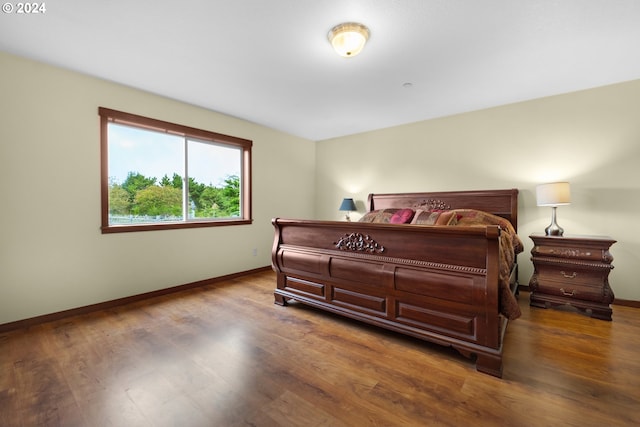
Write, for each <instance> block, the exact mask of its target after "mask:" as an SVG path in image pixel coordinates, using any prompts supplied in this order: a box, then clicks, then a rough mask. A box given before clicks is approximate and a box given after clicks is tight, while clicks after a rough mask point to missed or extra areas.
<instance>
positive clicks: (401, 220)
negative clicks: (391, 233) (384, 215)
mask: <svg viewBox="0 0 640 427" xmlns="http://www.w3.org/2000/svg"><path fill="white" fill-rule="evenodd" d="M414 213H415V212H414V211H413V209H400V210H399V211H397V212H396V213H394V214H393V215H391V219H390V220H389V222H390V223H391V224H406V223H408V222H410V221H411V219H412V218H413V214H414Z"/></svg>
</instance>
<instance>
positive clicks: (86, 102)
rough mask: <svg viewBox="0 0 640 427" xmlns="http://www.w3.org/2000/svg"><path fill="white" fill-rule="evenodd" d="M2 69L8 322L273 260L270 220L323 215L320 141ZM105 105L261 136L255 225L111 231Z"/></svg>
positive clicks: (118, 89) (2, 273)
mask: <svg viewBox="0 0 640 427" xmlns="http://www.w3.org/2000/svg"><path fill="white" fill-rule="evenodd" d="M0 76H1V78H0V197H1V204H2V206H1V207H0V227H1V233H0V324H2V323H7V322H11V321H16V320H21V319H26V318H30V317H33V316H38V315H43V314H48V313H53V312H57V311H61V310H66V309H70V308H75V307H80V306H85V305H89V304H94V303H98V302H102V301H108V300H113V299H117V298H121V297H126V296H130V295H135V294H140V293H145V292H150V291H154V290H157V289H162V288H167V287H171V286H176V285H181V284H185V283H190V282H194V281H199V280H203V279H207V278H212V277H218V276H223V275H226V274H230V273H236V272H240V271H246V270H250V269H253V268H258V267H264V266H267V265H269V264H270V263H271V258H270V251H271V244H272V241H273V228H272V226H271V222H270V221H271V218H272V217H274V216H289V217H312V216H313V208H314V200H315V199H314V194H313V188H314V186H315V183H314V179H315V175H314V169H315V144H314V143H313V142H312V141H308V140H304V139H301V138H297V137H293V136H290V135H287V134H283V133H281V132H277V131H274V130H271V129H268V128H265V127H262V126H258V125H255V124H252V123H249V122H246V121H243V120H239V119H235V118H232V117H228V116H225V115H222V114H217V113H214V112H211V111H207V110H204V109H201V108H196V107H193V106H190V105H186V104H183V103H180V102H176V101H173V100H169V99H166V98H162V97H159V96H154V95H151V94H149V93H145V92H142V91H138V90H135V89H131V88H128V87H124V86H121V85H117V84H114V83H110V82H106V81H103V80H98V79H94V78H90V77H86V76H83V75H80V74H77V73H73V72H69V71H66V70H62V69H59V68H54V67H49V66H46V65H43V64H40V63H36V62H31V61H27V60H24V59H20V58H17V57H14V56H11V55H7V54H4V53H0ZM99 106H104V107H108V108H113V109H118V110H122V111H127V112H131V113H135V114H140V115H143V116H148V117H153V118H157V119H161V120H167V121H171V122H176V123H180V124H183V125H187V126H193V127H198V128H203V129H207V130H211V131H215V132H220V133H225V134H230V135H234V136H238V137H241V138H247V139H251V140H253V143H254V145H253V218H254V223H253V224H252V225H247V226H236V227H215V228H198V229H190V230H167V231H159V232H141V233H124V234H109V235H103V234H101V233H100V228H99V227H100V156H99V145H100V143H99V119H98V107H99ZM254 248H256V249H257V256H255V257H254V256H253V249H254Z"/></svg>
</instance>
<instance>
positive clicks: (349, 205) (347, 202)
mask: <svg viewBox="0 0 640 427" xmlns="http://www.w3.org/2000/svg"><path fill="white" fill-rule="evenodd" d="M339 210H341V211H346V212H347V213H346V215H345V218H346V220H347V221H351V218H349V212H353V211H356V210H357V209H356V204H355V203H354V202H353V199H343V200H342V204H341V205H340V208H339Z"/></svg>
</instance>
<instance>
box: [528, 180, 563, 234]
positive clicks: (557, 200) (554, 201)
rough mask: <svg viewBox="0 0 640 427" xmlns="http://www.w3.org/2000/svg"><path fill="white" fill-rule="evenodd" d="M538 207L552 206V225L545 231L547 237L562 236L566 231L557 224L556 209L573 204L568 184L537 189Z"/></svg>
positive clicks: (556, 184) (558, 183)
mask: <svg viewBox="0 0 640 427" xmlns="http://www.w3.org/2000/svg"><path fill="white" fill-rule="evenodd" d="M536 200H537V203H538V206H551V209H552V211H551V224H549V226H548V227H547V228H545V229H544V232H545V234H546V235H547V236H562V233H564V230H563V229H562V227H560V226H559V225H558V223H557V222H556V208H557V207H558V206H562V205H568V204H570V203H571V190H570V187H569V183H568V182H552V183H549V184H541V185H538V186H537V187H536Z"/></svg>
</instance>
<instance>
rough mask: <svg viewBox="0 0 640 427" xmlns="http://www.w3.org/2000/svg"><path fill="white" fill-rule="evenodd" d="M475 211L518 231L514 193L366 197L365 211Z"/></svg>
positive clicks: (484, 191) (494, 191) (514, 190)
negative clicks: (492, 216) (494, 218)
mask: <svg viewBox="0 0 640 427" xmlns="http://www.w3.org/2000/svg"><path fill="white" fill-rule="evenodd" d="M425 206H426V207H428V208H429V209H439V210H448V209H477V210H481V211H485V212H489V213H492V214H494V215H498V216H501V217H503V218H506V219H508V220H509V221H510V222H511V224H512V225H513V227H514V228H515V229H516V231H517V230H518V189H516V188H512V189H508V190H471V191H439V192H428V193H395V194H373V193H371V194H369V198H368V206H367V208H368V210H369V211H374V210H379V209H390V208H412V209H416V208H420V207H422V208H423V209H424V208H425Z"/></svg>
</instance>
